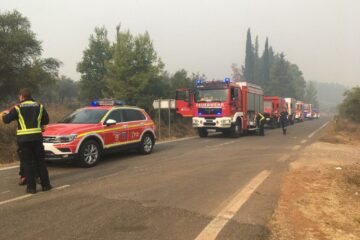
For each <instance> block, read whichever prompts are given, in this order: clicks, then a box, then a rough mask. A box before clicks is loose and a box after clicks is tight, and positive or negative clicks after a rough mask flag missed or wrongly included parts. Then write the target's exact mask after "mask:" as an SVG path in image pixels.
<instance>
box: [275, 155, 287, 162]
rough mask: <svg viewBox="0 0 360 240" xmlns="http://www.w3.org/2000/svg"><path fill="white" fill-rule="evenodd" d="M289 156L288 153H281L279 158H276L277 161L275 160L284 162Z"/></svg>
mask: <svg viewBox="0 0 360 240" xmlns="http://www.w3.org/2000/svg"><path fill="white" fill-rule="evenodd" d="M289 158H290V154H285V155H283V156H282V157H281V158H279V159H278V160H276V161H277V162H286V161H287V160H288V159H289Z"/></svg>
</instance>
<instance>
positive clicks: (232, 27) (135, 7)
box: [0, 0, 360, 85]
mask: <svg viewBox="0 0 360 240" xmlns="http://www.w3.org/2000/svg"><path fill="white" fill-rule="evenodd" d="M12 9H17V10H19V11H20V12H21V13H22V14H23V15H25V16H26V17H28V19H29V20H30V21H31V24H32V29H33V31H34V32H35V33H36V34H37V36H38V39H40V40H41V41H42V42H43V44H42V46H43V49H44V52H43V56H45V57H55V58H58V59H59V60H61V61H62V62H63V63H64V65H63V67H62V68H61V73H62V74H65V75H67V76H70V77H72V78H73V79H75V80H77V79H79V77H80V75H79V74H78V73H77V72H76V64H77V63H78V62H79V61H80V60H81V57H82V52H83V50H84V49H85V48H86V47H87V46H88V39H89V36H90V34H91V33H93V30H94V28H95V26H105V27H106V28H107V29H108V30H109V38H110V40H113V39H114V32H115V26H116V25H117V24H118V23H120V22H121V24H122V28H123V29H125V28H126V29H129V30H130V31H131V32H132V33H134V34H136V33H142V32H144V31H146V30H148V31H149V33H150V36H151V37H152V39H153V42H154V46H155V48H156V50H157V52H158V55H159V56H160V57H161V58H162V60H163V62H164V63H165V65H166V66H165V68H166V70H168V71H169V72H174V71H176V70H178V69H181V68H184V69H186V70H188V71H190V72H200V73H205V74H206V75H207V77H208V78H209V79H212V78H218V79H223V77H224V76H229V75H230V74H231V68H230V65H231V64H232V63H237V64H239V65H242V64H243V63H244V58H245V42H246V31H247V28H249V27H250V28H251V31H252V35H253V38H255V35H258V36H259V40H260V46H261V48H260V50H261V51H262V50H263V45H264V41H265V38H266V37H267V36H268V37H269V40H270V44H271V45H272V46H273V48H274V50H275V51H276V52H284V53H285V55H286V57H287V59H289V60H290V61H291V62H293V63H296V64H298V65H299V67H300V69H301V70H302V71H303V73H304V76H305V78H306V79H307V80H317V81H322V82H341V83H343V84H345V85H360V0H222V1H220V0H206V1H205V0H103V1H95V0H1V2H0V10H1V11H5V10H12Z"/></svg>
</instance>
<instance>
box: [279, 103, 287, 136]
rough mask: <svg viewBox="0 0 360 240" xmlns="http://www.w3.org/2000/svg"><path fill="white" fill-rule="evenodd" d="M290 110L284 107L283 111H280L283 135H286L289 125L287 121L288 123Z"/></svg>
mask: <svg viewBox="0 0 360 240" xmlns="http://www.w3.org/2000/svg"><path fill="white" fill-rule="evenodd" d="M288 115H289V113H288V111H287V109H286V108H285V107H284V108H283V109H282V111H281V112H280V125H281V128H282V131H283V135H286V131H287V129H286V126H287V123H288Z"/></svg>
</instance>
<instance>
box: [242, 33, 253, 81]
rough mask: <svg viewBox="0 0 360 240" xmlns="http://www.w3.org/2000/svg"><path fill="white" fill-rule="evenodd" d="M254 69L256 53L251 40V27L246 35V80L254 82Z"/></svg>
mask: <svg viewBox="0 0 360 240" xmlns="http://www.w3.org/2000/svg"><path fill="white" fill-rule="evenodd" d="M254 71H255V54H254V48H253V45H252V41H251V32H250V28H249V29H248V31H247V37H246V55H245V67H244V77H245V79H246V81H248V82H251V83H254Z"/></svg>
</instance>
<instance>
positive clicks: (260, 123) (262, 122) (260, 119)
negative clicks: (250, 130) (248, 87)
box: [255, 112, 265, 136]
mask: <svg viewBox="0 0 360 240" xmlns="http://www.w3.org/2000/svg"><path fill="white" fill-rule="evenodd" d="M255 121H256V126H258V127H259V136H265V134H264V125H265V117H264V115H262V114H261V113H260V112H255Z"/></svg>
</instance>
